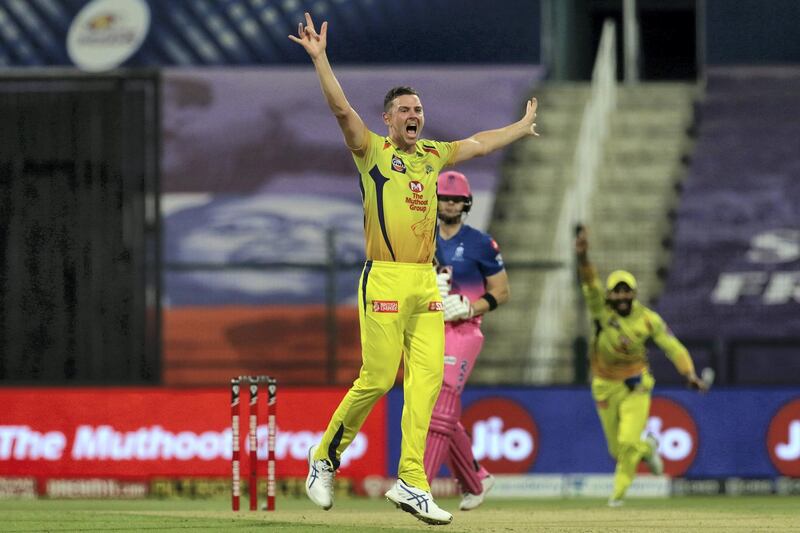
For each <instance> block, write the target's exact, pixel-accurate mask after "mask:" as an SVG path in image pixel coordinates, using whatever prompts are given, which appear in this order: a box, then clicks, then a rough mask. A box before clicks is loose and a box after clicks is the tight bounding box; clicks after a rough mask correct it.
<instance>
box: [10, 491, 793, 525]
mask: <svg viewBox="0 0 800 533" xmlns="http://www.w3.org/2000/svg"><path fill="white" fill-rule="evenodd" d="M242 504H243V505H245V506H246V505H247V503H246V499H245V498H242ZM440 504H441V505H442V507H444V508H445V509H448V510H453V509H457V508H458V502H457V500H454V499H453V500H442V501H441V502H440ZM278 507H279V509H278V511H276V512H265V511H259V512H249V511H242V512H239V513H233V512H232V511H230V503H229V501H228V500H220V499H216V500H182V499H174V500H160V501H159V500H135V501H120V500H102V501H101V500H46V499H42V500H3V501H0V531H104V532H105V531H189V530H202V531H263V530H265V529H266V530H268V531H291V532H301V531H314V532H331V533H334V532H335V533H345V532H356V531H358V532H364V531H392V532H403V531H422V530H429V529H431V528H435V529H436V530H441V531H453V532H456V531H459V532H461V531H463V532H473V531H485V532H490V531H491V532H504V533H505V532H516V531H615V532H616V531H637V532H647V531H681V532H694V531H747V532H749V531H800V498H798V497H779V496H759V497H730V496H728V497H726V496H719V497H698V496H693V497H678V498H671V499H658V500H647V499H639V500H635V499H634V500H629V501H628V502H627V503H626V505H625V507H621V508H616V509H609V508H607V507H606V506H605V501H604V500H592V499H570V500H488V501H487V502H486V503H485V504H484V505H483V506H482V507H481V508H479V509H477V510H475V511H470V512H461V511H455V512H454V515H455V518H454V520H453V523H452V524H450V525H449V526H428V525H425V524H423V523H422V522H419V521H417V520H416V519H414V518H413V517H412V516H411V515H409V514H407V513H404V512H402V511H399V510H397V509H395V508H394V507H392V506H391V505H390V504H389V503H388V502H386V501H384V500H367V499H350V498H347V499H342V500H341V501H337V505H336V507H334V508H333V509H331V510H330V511H327V512H325V511H322V510H320V509H317V508H315V507H314V506H313V505H312V504H311V503H310V502H308V501H305V500H300V499H279V500H278Z"/></svg>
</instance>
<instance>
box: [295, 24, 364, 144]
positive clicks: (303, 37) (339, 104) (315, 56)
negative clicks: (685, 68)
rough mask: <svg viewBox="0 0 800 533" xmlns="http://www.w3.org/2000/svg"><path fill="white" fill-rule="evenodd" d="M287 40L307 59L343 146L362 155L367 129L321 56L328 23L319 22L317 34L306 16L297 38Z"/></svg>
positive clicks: (326, 37)
mask: <svg viewBox="0 0 800 533" xmlns="http://www.w3.org/2000/svg"><path fill="white" fill-rule="evenodd" d="M289 39H291V40H292V41H294V42H296V43H297V44H299V45H300V46H302V47H303V48H304V49H305V51H306V52H307V53H308V55H309V56H310V57H311V61H312V62H313V63H314V70H316V72H317V77H318V78H319V84H320V87H322V94H323V95H324V96H325V101H326V102H327V103H328V107H330V108H331V112H332V113H333V116H335V117H336V121H337V122H338V123H339V128H340V129H341V130H342V134H343V135H344V142H345V144H346V145H347V147H348V148H349V149H350V150H351V151H353V152H354V153H355V154H356V155H363V151H364V144H365V139H366V132H367V127H366V125H365V124H364V121H363V120H361V117H360V116H358V113H356V110H355V109H353V107H352V106H351V105H350V102H348V101H347V97H346V96H345V95H344V91H343V90H342V86H341V85H339V80H337V79H336V76H334V74H333V69H332V68H331V64H330V63H329V62H328V55H327V54H326V53H325V49H326V48H327V46H328V23H327V22H323V23H322V26H320V31H319V33H317V31H316V29H315V28H314V21H313V20H311V15H310V14H309V13H306V24H305V26H303V23H302V22H301V23H300V24H298V25H297V36H296V37H295V36H294V35H289Z"/></svg>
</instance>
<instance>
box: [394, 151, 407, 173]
mask: <svg viewBox="0 0 800 533" xmlns="http://www.w3.org/2000/svg"><path fill="white" fill-rule="evenodd" d="M392 170H394V171H395V172H400V173H401V174H405V173H406V164H405V163H403V160H402V159H400V158H399V157H397V155H393V156H392Z"/></svg>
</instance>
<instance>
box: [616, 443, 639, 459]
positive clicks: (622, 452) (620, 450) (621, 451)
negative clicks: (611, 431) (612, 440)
mask: <svg viewBox="0 0 800 533" xmlns="http://www.w3.org/2000/svg"><path fill="white" fill-rule="evenodd" d="M635 451H636V443H635V442H631V441H625V440H621V441H619V444H618V445H617V453H616V455H615V457H616V458H617V459H618V460H621V459H623V458H625V457H627V456H628V455H630V454H631V453H634V452H635Z"/></svg>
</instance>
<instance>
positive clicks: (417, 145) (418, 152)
mask: <svg viewBox="0 0 800 533" xmlns="http://www.w3.org/2000/svg"><path fill="white" fill-rule="evenodd" d="M384 142H387V143H389V144H391V145H392V148H394V151H395V152H397V153H398V154H401V155H407V156H422V155H425V152H424V151H423V150H422V148H421V147H420V142H419V141H417V142H415V143H414V153H413V154H409V153H408V152H405V151H403V150H401V149H400V147H399V146H397V143H396V142H394V140H392V138H391V137H390V136H388V135H386V136H385V137H384Z"/></svg>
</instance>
